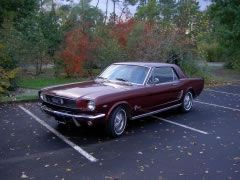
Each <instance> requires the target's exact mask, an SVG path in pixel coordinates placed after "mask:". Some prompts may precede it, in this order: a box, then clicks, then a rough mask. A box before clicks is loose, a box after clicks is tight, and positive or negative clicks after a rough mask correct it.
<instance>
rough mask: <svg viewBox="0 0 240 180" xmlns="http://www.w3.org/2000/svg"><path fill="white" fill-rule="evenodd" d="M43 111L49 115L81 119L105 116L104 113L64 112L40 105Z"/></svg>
mask: <svg viewBox="0 0 240 180" xmlns="http://www.w3.org/2000/svg"><path fill="white" fill-rule="evenodd" d="M40 107H41V109H42V110H43V111H45V112H46V113H48V114H50V115H53V116H54V115H55V116H60V117H66V118H72V119H83V120H95V119H99V118H102V117H104V116H105V114H96V115H88V114H70V113H65V112H60V111H56V110H53V109H50V108H48V107H46V106H45V105H41V106H40Z"/></svg>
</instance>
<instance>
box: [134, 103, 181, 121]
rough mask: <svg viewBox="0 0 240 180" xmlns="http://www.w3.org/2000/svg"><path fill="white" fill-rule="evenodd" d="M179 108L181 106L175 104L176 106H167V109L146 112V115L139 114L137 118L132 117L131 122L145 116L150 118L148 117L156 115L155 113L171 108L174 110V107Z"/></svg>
mask: <svg viewBox="0 0 240 180" xmlns="http://www.w3.org/2000/svg"><path fill="white" fill-rule="evenodd" d="M179 106H181V104H176V105H173V106H169V107H167V108H163V109H159V110H156V111H152V112H148V113H145V114H140V115H138V116H133V117H132V120H135V119H139V118H142V117H146V116H150V115H153V114H157V113H160V112H163V111H167V110H169V109H173V108H176V107H179Z"/></svg>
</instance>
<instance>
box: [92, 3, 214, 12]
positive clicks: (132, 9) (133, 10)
mask: <svg viewBox="0 0 240 180" xmlns="http://www.w3.org/2000/svg"><path fill="white" fill-rule="evenodd" d="M97 1H98V0H92V2H91V4H92V5H93V6H96V4H97ZM106 1H107V0H99V4H98V7H99V8H100V9H101V10H102V11H105V8H106ZM210 4H211V2H210V0H199V5H200V10H202V11H203V10H205V9H206V8H207V6H209V5H210ZM129 8H130V11H131V13H134V12H135V11H136V6H129ZM112 9H113V3H112V1H111V0H109V11H110V12H112ZM120 12H121V7H118V6H117V8H116V13H117V14H120Z"/></svg>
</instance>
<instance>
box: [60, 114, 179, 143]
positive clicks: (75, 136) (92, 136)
mask: <svg viewBox="0 0 240 180" xmlns="http://www.w3.org/2000/svg"><path fill="white" fill-rule="evenodd" d="M178 114H180V113H179V111H178V110H170V111H167V112H162V113H160V114H156V115H155V116H158V117H163V118H168V117H170V116H176V115H178ZM159 122H160V120H159V119H156V118H153V117H151V116H149V117H145V118H141V119H137V120H132V121H128V124H127V127H126V130H125V133H124V134H123V135H122V136H120V137H118V138H112V137H110V136H108V135H107V134H106V133H105V131H104V130H105V129H104V126H96V127H95V126H92V127H89V126H86V125H85V126H81V127H77V126H69V127H66V126H65V127H64V126H61V125H60V126H59V125H57V126H56V130H57V131H59V132H60V133H61V134H63V135H64V136H66V137H67V138H69V139H70V140H71V141H73V142H75V143H76V144H78V145H81V146H85V145H90V144H96V143H99V142H106V141H114V140H115V139H118V140H123V139H127V138H129V137H133V136H139V135H140V136H141V135H142V134H143V132H145V131H147V132H150V133H151V132H153V131H152V130H153V129H156V128H163V129H164V128H165V127H166V124H165V123H162V124H159Z"/></svg>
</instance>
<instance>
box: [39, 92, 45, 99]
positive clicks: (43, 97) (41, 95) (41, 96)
mask: <svg viewBox="0 0 240 180" xmlns="http://www.w3.org/2000/svg"><path fill="white" fill-rule="evenodd" d="M40 99H41V100H43V101H45V95H44V94H43V93H40Z"/></svg>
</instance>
